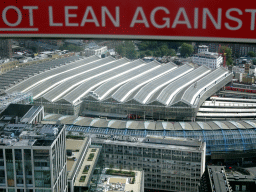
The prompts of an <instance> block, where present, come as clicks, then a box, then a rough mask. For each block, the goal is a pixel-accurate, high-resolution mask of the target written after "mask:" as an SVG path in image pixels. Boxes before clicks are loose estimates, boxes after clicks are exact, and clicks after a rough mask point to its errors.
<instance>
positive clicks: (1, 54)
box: [0, 39, 12, 59]
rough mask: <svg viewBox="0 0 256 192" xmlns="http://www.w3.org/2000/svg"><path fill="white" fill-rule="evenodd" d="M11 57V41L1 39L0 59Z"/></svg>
mask: <svg viewBox="0 0 256 192" xmlns="http://www.w3.org/2000/svg"><path fill="white" fill-rule="evenodd" d="M11 57H12V40H11V39H2V40H0V58H1V59H3V58H11Z"/></svg>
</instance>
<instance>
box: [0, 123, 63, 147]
mask: <svg viewBox="0 0 256 192" xmlns="http://www.w3.org/2000/svg"><path fill="white" fill-rule="evenodd" d="M63 128H64V125H42V124H37V125H28V124H6V125H4V128H3V131H2V132H1V133H0V138H1V142H0V145H1V146H15V147H16V146H23V147H24V146H51V144H52V142H53V141H54V140H55V138H56V137H57V136H58V134H59V133H60V131H61V130H62V129H63Z"/></svg>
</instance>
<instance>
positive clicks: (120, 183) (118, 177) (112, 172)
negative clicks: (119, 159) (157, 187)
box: [90, 168, 144, 192]
mask: <svg viewBox="0 0 256 192" xmlns="http://www.w3.org/2000/svg"><path fill="white" fill-rule="evenodd" d="M119 173H121V174H119ZM90 191H106V192H107V191H111V192H120V191H124V192H125V191H133V192H144V172H143V171H135V170H131V169H130V170H124V169H122V170H120V169H112V168H105V169H103V171H102V174H101V177H100V180H99V182H98V185H97V187H96V188H95V189H93V188H91V189H90Z"/></svg>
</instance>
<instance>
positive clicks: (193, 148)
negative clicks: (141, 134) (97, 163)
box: [92, 135, 206, 192]
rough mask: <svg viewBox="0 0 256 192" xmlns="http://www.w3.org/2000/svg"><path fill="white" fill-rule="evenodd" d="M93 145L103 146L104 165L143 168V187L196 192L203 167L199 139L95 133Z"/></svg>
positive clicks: (204, 148) (201, 143) (204, 147)
mask: <svg viewBox="0 0 256 192" xmlns="http://www.w3.org/2000/svg"><path fill="white" fill-rule="evenodd" d="M92 144H97V145H102V154H103V160H104V165H105V166H111V165H113V166H114V168H120V167H122V168H123V169H128V170H129V169H134V170H143V171H144V185H145V188H146V189H154V190H166V191H184V192H193V191H197V188H198V184H199V180H200V177H201V176H202V174H203V173H204V169H205V167H204V166H205V153H206V144H205V143H204V142H201V141H198V140H193V139H183V138H172V137H160V136H147V137H146V138H134V137H129V136H115V137H113V138H111V139H108V136H105V135H97V136H96V137H92Z"/></svg>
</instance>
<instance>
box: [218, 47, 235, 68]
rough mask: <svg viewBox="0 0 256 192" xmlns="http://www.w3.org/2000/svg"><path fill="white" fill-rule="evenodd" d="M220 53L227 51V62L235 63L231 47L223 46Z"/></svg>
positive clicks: (229, 63) (228, 63)
mask: <svg viewBox="0 0 256 192" xmlns="http://www.w3.org/2000/svg"><path fill="white" fill-rule="evenodd" d="M220 53H226V64H227V65H232V64H233V59H232V50H231V49H230V48H228V47H227V46H221V47H220Z"/></svg>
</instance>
